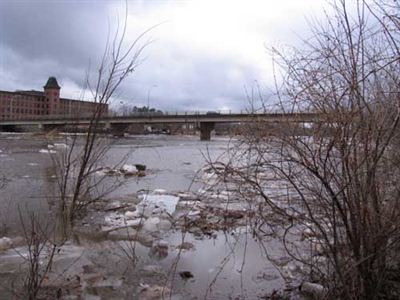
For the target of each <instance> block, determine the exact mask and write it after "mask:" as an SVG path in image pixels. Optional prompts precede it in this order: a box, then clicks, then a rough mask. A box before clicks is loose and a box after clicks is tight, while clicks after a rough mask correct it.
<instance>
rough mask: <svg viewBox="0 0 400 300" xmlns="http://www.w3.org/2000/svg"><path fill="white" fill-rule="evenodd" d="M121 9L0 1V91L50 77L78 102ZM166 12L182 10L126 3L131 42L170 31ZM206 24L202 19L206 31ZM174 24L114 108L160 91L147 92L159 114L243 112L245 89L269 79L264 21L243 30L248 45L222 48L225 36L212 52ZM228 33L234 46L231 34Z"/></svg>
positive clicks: (110, 4) (109, 4) (105, 4)
mask: <svg viewBox="0 0 400 300" xmlns="http://www.w3.org/2000/svg"><path fill="white" fill-rule="evenodd" d="M123 3H124V2H115V1H94V0H93V1H77V0H71V1H67V0H64V1H61V0H60V1H47V0H42V1H40V0H38V1H18V0H16V1H7V0H3V1H0V89H3V90H14V89H41V87H42V85H43V84H44V83H45V81H46V80H47V77H48V76H50V75H53V76H57V78H58V80H59V82H60V84H61V85H62V87H63V89H62V90H61V93H62V95H63V96H65V97H76V96H77V90H79V89H81V88H82V86H83V79H84V76H85V71H86V70H87V67H88V65H89V61H90V63H91V65H92V66H96V65H97V64H98V61H99V58H100V57H101V54H102V51H103V48H104V45H105V41H106V37H107V32H108V28H109V26H111V28H114V29H115V26H116V20H117V15H118V14H117V12H118V9H119V12H120V13H121V7H122V8H123ZM171 5H172V6H174V5H175V6H179V7H178V10H179V9H184V8H181V7H180V5H181V4H180V3H178V2H176V1H175V2H174V1H165V2H159V1H153V2H152V1H150V2H149V1H147V2H146V1H133V2H129V8H130V12H131V15H130V21H131V23H130V24H129V25H130V26H131V27H132V28H131V27H130V29H129V32H130V35H129V37H128V40H129V39H132V38H133V37H135V36H136V35H137V34H138V33H140V32H141V31H142V30H144V29H146V28H148V27H149V26H152V25H154V24H156V23H158V22H161V21H165V20H167V21H171V20H172V23H173V22H174V16H175V15H174V14H175V13H176V11H175V10H171V9H169V7H170V6H171ZM210 8H212V7H211V6H210ZM122 12H123V11H122ZM120 15H121V14H120ZM153 15H155V16H156V17H152V16H153ZM205 17H206V16H205ZM217 21H218V20H217ZM207 22H208V20H207V19H206V18H205V19H204V26H207ZM223 22H224V19H223V16H221V24H222V25H223ZM285 22H286V21H285ZM285 22H284V20H282V23H285ZM172 23H168V22H167V23H166V24H165V25H161V26H160V28H157V29H155V30H154V31H152V32H151V33H150V34H149V36H148V38H154V39H155V42H154V43H152V44H151V45H150V46H149V47H148V48H147V49H146V57H147V59H146V60H145V61H144V62H143V64H142V65H141V66H140V67H139V68H138V70H137V72H136V73H135V74H133V76H132V77H131V78H129V79H128V80H127V81H126V82H125V83H124V84H123V85H122V86H121V90H120V93H119V94H118V99H117V100H116V102H117V103H119V102H121V101H122V102H123V103H125V104H132V105H147V95H148V91H149V89H150V88H151V87H152V86H153V85H157V87H154V88H151V93H150V101H151V106H155V107H157V108H161V109H164V110H215V109H221V108H227V109H232V110H235V109H236V110H237V109H241V108H244V107H245V106H246V105H247V102H246V100H245V92H244V86H245V85H246V86H251V85H252V84H253V82H254V80H257V79H258V80H259V79H261V77H262V76H264V75H265V73H267V72H268V70H267V69H266V68H265V66H264V67H262V66H261V65H262V64H263V63H265V61H263V59H264V58H263V55H264V54H263V51H264V50H263V42H264V41H265V40H266V39H267V38H266V39H265V40H263V37H262V32H260V30H261V29H263V28H267V27H268V26H270V24H269V23H268V22H265V21H263V22H261V23H260V24H259V25H258V26H257V27H256V28H255V29H254V32H252V31H251V30H252V29H251V28H248V29H247V30H248V33H249V34H248V35H249V36H250V37H251V38H252V39H253V40H252V41H250V42H247V41H240V40H239V44H235V43H234V44H232V45H230V44H229V42H232V39H231V40H228V44H227V45H226V46H224V39H223V36H221V39H220V40H219V39H218V36H217V39H216V40H211V42H210V43H209V44H201V42H198V40H194V41H195V42H193V40H191V37H190V35H191V34H192V33H191V32H190V30H186V32H183V33H180V32H178V31H179V30H180V28H176V27H174V24H172ZM110 24H111V25H110ZM233 24H234V23H233ZM175 25H176V24H175ZM217 25H218V24H217ZM245 25H246V24H245ZM183 29H184V28H183ZM239 29H241V28H240V27H239ZM196 30H197V31H199V30H200V31H201V30H202V28H201V27H200V28H197V27H194V29H193V31H194V32H193V36H194V38H196ZM211 30H212V29H211ZM228 30H229V28H228ZM232 30H234V29H232ZM222 33H225V32H222ZM226 33H227V35H228V36H231V37H232V36H233V37H234V38H235V34H236V33H235V32H226ZM253 33H254V34H253ZM185 34H186V35H185ZM239 34H240V33H238V37H237V39H241V38H242V39H244V38H247V35H246V32H244V31H243V32H242V33H241V35H239ZM255 34H257V35H255ZM274 36H276V33H275V34H274ZM201 38H202V37H201V36H200V40H201ZM205 38H207V36H206V37H205ZM254 41H255V42H254ZM240 42H242V43H243V44H240ZM208 45H209V46H208ZM213 47H215V50H214V48H213ZM257 47H259V49H256V48H257ZM257 55H258V56H257ZM256 56H257V57H256ZM265 60H266V61H267V60H268V58H267V57H266V55H265ZM258 62H259V63H258ZM93 69H94V68H93ZM263 73H264V75H263Z"/></svg>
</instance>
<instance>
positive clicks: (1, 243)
mask: <svg viewBox="0 0 400 300" xmlns="http://www.w3.org/2000/svg"><path fill="white" fill-rule="evenodd" d="M12 244H13V242H12V240H11V239H10V238H8V237H2V238H1V239H0V251H5V250H8V249H10V248H11V247H12Z"/></svg>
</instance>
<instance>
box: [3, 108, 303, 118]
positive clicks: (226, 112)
mask: <svg viewBox="0 0 400 300" xmlns="http://www.w3.org/2000/svg"><path fill="white" fill-rule="evenodd" d="M283 113H285V112H284V111H282V110H272V109H271V110H270V109H268V110H261V109H259V110H253V111H251V110H247V109H243V110H209V111H198V110H195V111H163V112H161V111H154V112H131V113H128V114H127V113H125V114H124V113H108V114H107V115H104V116H102V119H108V118H109V119H113V118H122V119H123V118H131V117H140V118H146V117H149V118H150V117H162V116H166V117H173V116H185V115H187V116H195V115H198V116H214V117H215V116H218V115H224V116H226V115H241V114H243V115H249V114H255V115H257V114H260V115H261V114H283ZM303 113H304V112H303ZM91 117H92V114H91V113H86V114H71V115H69V114H62V115H30V116H15V117H14V116H13V117H12V118H4V119H0V121H32V120H35V121H40V120H79V119H90V118H91Z"/></svg>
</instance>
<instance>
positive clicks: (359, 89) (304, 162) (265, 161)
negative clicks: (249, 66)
mask: <svg viewBox="0 0 400 300" xmlns="http://www.w3.org/2000/svg"><path fill="white" fill-rule="evenodd" d="M352 4H354V5H355V8H354V10H352V9H350V8H349V5H348V3H347V2H346V1H345V0H339V1H334V2H333V3H332V5H333V8H334V15H333V16H331V15H327V18H326V23H325V24H316V25H313V26H312V29H313V32H314V36H313V38H312V39H311V40H309V41H307V42H306V48H305V49H302V50H297V49H289V50H290V51H286V50H276V49H272V53H273V54H274V56H275V62H276V63H277V66H278V67H280V68H281V69H282V70H283V74H284V76H283V78H282V80H279V81H277V87H278V89H277V98H278V99H279V106H280V109H281V110H282V111H284V112H289V113H292V112H314V113H315V119H314V120H313V122H312V126H310V124H304V126H302V124H303V123H304V122H303V120H302V119H301V116H299V118H298V119H296V118H287V119H282V121H281V124H282V128H284V130H281V131H276V130H274V131H271V130H269V124H268V123H267V122H264V121H261V120H255V122H253V123H252V124H251V128H250V130H247V131H245V132H243V135H242V139H241V140H240V141H239V143H238V144H237V145H236V146H235V147H234V148H233V149H230V151H229V153H228V155H227V156H228V158H227V159H226V160H225V161H223V162H217V163H215V162H214V163H212V165H213V166H214V169H215V171H216V173H217V174H218V175H219V176H220V179H221V180H223V181H224V182H226V181H229V182H230V183H231V184H232V185H234V186H236V187H237V188H236V192H237V194H239V195H240V196H242V197H243V198H245V199H247V201H248V202H249V203H252V205H253V206H256V207H258V212H259V213H258V218H257V220H255V221H254V225H255V226H254V230H255V232H257V234H259V236H262V235H263V234H272V233H274V234H277V235H278V236H279V237H280V238H281V239H282V241H283V244H284V247H285V249H286V251H287V253H288V254H289V255H290V256H291V257H292V259H293V260H294V261H296V262H297V263H298V264H300V266H301V268H302V269H303V271H304V272H305V274H306V275H307V277H308V280H311V281H312V282H319V283H321V284H322V285H323V286H324V287H325V292H326V293H325V297H326V298H330V299H338V298H340V299H380V298H385V299H396V298H397V297H398V296H399V295H400V283H399V277H398V275H395V274H396V272H397V274H398V272H400V271H399V257H398V254H397V253H398V251H399V249H400V248H399V242H400V218H399V217H400V189H399V185H398V180H399V178H400V168H399V164H398V163H397V162H398V151H397V149H396V148H395V147H396V145H398V130H399V120H400V105H399V95H400V91H399V86H400V78H399V67H400V55H399V54H400V51H399V48H398V38H399V24H400V23H399V6H398V4H397V3H393V5H389V2H384V1H381V2H377V1H372V2H371V1H365V2H363V1H358V2H356V3H353V2H352ZM278 85H279V86H278ZM275 129H276V128H275ZM218 165H219V166H218ZM221 165H222V166H223V168H221Z"/></svg>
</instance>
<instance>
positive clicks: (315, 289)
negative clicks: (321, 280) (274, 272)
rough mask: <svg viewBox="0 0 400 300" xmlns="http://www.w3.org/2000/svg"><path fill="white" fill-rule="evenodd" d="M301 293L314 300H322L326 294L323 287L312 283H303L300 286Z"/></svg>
mask: <svg viewBox="0 0 400 300" xmlns="http://www.w3.org/2000/svg"><path fill="white" fill-rule="evenodd" d="M300 291H301V292H302V293H305V294H307V295H310V296H312V297H313V298H314V299H322V298H323V296H324V294H325V292H324V287H323V286H322V285H320V284H318V283H312V282H303V283H302V284H301V286H300Z"/></svg>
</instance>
